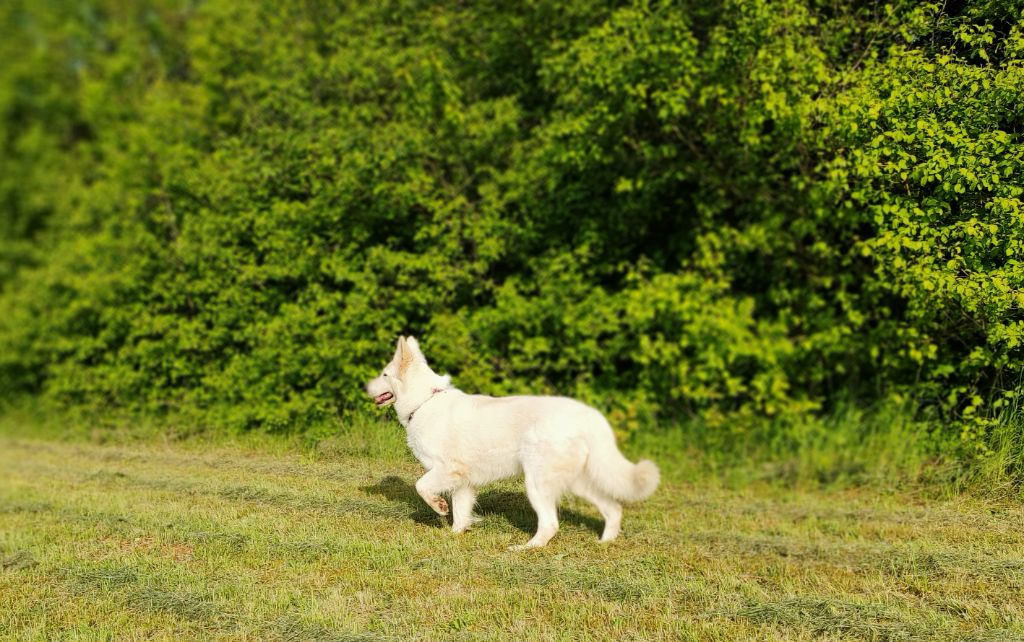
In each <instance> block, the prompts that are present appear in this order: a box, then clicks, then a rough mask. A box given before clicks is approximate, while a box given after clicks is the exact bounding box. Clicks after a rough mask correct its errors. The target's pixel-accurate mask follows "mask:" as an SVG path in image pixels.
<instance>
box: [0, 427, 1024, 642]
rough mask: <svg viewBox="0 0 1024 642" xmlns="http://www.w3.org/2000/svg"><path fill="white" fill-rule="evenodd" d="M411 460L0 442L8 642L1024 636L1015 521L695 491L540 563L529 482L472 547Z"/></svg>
mask: <svg viewBox="0 0 1024 642" xmlns="http://www.w3.org/2000/svg"><path fill="white" fill-rule="evenodd" d="M420 472H421V471H420V470H419V468H418V466H417V465H416V464H415V462H413V461H411V460H410V459H399V460H392V459H383V460H381V459H377V460H374V459H370V458H366V457H351V456H341V455H335V456H333V457H325V456H322V455H321V456H319V457H314V456H311V455H309V454H306V455H303V454H301V453H295V452H290V453H287V452H286V453H281V454H272V453H269V452H261V451H258V450H253V449H247V448H239V447H229V446H216V447H214V446H199V445H196V444H186V445H165V446H156V445H152V444H150V445H117V446H103V445H96V444H88V443H81V442H79V443H75V442H62V441H45V440H34V439H24V438H13V437H0V560H2V565H3V567H2V569H0V639H3V640H11V639H60V640H105V639H112V640H132V639H154V640H164V639H166V640H185V639H190V640H191V639H247V640H274V639H277V640H376V639H431V640H436V639H508V640H513V639H514V640H531V639H534V640H584V639H592V640H658V639H672V640H676V639H699V640H745V639H773V640H774V639H779V640H809V639H835V640H839V639H874V640H915V639H922V640H924V639H931V640H954V639H972V640H1012V639H1024V529H1022V526H1024V509H1022V507H1021V505H1020V504H1019V503H1016V502H1014V501H1012V500H998V501H997V500H982V499H977V498H973V499H972V498H966V497H955V498H948V499H941V498H935V497H929V496H925V495H920V494H911V493H902V494H900V493H891V492H888V493H883V492H880V491H878V490H874V489H867V488H864V489H857V490H804V491H797V490H792V489H785V488H782V487H780V486H778V485H769V484H761V485H754V486H749V487H746V488H744V489H742V490H735V489H729V488H727V487H724V486H722V485H720V484H717V483H714V482H713V481H707V482H698V483H693V482H687V481H683V480H682V479H681V478H680V479H675V480H674V476H673V474H672V471H671V470H666V471H665V473H666V475H665V476H666V481H665V483H664V484H663V486H662V488H661V489H660V490H659V491H658V492H657V493H656V494H655V496H654V497H652V498H651V499H650V500H648V501H647V502H645V503H643V504H641V505H639V506H635V507H632V508H631V509H629V510H628V511H627V513H626V520H625V524H624V533H623V536H622V537H621V538H620V539H619V540H618V541H616V542H614V543H612V544H610V545H602V544H599V543H598V541H597V538H598V533H599V530H600V521H599V520H598V516H597V513H596V511H595V510H594V509H593V508H591V507H590V506H588V505H586V504H583V503H580V502H578V501H577V500H575V499H566V500H565V501H564V502H563V504H562V511H561V518H562V530H561V532H560V533H559V535H558V536H557V537H556V538H555V539H554V540H553V542H552V543H551V544H550V545H549V546H548V547H547V548H545V549H541V550H537V551H531V552H525V553H513V552H509V551H507V550H506V549H507V547H508V546H509V545H511V544H517V543H523V542H525V541H526V540H527V539H528V538H529V536H530V534H531V531H532V529H533V526H534V516H533V513H532V511H531V510H530V509H529V507H528V505H527V503H526V500H525V496H524V494H523V492H522V489H521V486H520V484H519V483H515V482H509V483H508V484H502V485H497V486H494V487H491V488H489V489H487V490H486V491H485V492H483V493H482V495H481V498H480V502H479V505H478V513H479V514H480V515H481V517H482V519H481V521H480V522H479V523H478V524H477V525H476V527H475V528H474V529H473V530H472V531H470V532H469V533H467V534H464V535H454V534H453V533H451V532H450V531H449V530H447V529H445V528H442V524H441V521H440V519H439V518H438V517H437V516H435V515H433V513H431V512H430V511H429V510H428V509H427V508H426V507H425V506H424V505H422V503H421V502H420V500H419V498H418V497H417V496H416V494H415V491H414V490H413V486H412V484H413V483H414V481H415V480H416V478H417V476H418V475H419V474H420Z"/></svg>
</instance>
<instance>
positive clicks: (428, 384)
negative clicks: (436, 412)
mask: <svg viewBox="0 0 1024 642" xmlns="http://www.w3.org/2000/svg"><path fill="white" fill-rule="evenodd" d="M422 367H424V369H425V370H426V372H423V371H420V372H419V373H417V375H416V376H415V377H414V378H413V379H414V380H415V381H416V384H415V385H413V386H409V387H403V389H402V390H401V393H402V394H400V395H398V400H397V401H396V402H395V414H397V415H398V421H399V422H401V424H402V425H403V426H405V427H406V428H408V427H409V424H410V422H412V417H413V415H415V414H416V411H417V410H419V409H420V407H422V406H423V405H424V404H426V403H427V402H429V401H430V400H431V399H433V398H434V397H435V396H437V395H438V394H440V393H442V392H444V391H445V390H450V389H452V383H451V377H449V376H448V375H439V374H437V373H435V372H434V371H432V370H430V369H429V368H426V364H422ZM410 383H411V382H410Z"/></svg>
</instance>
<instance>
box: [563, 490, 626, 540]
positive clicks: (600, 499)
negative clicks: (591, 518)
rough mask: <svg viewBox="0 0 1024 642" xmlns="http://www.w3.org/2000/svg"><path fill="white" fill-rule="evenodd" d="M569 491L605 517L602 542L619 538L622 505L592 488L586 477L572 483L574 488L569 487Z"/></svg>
mask: <svg viewBox="0 0 1024 642" xmlns="http://www.w3.org/2000/svg"><path fill="white" fill-rule="evenodd" d="M569 490H571V491H572V492H573V494H574V495H577V496H579V497H582V498H583V499H585V500H587V501H588V502H590V503H591V504H593V505H594V506H596V507H597V510H599V511H601V517H604V533H603V534H602V535H601V541H602V542H610V541H612V540H613V539H615V538H616V537H618V535H619V529H620V528H621V526H622V504H620V503H619V502H617V501H615V500H614V499H612V498H611V497H608V496H607V495H605V494H604V493H602V492H601V491H600V490H598V489H596V488H594V487H593V486H591V484H590V482H589V481H588V480H587V479H586V478H585V477H578V478H577V479H576V481H574V482H573V483H572V486H570V487H569Z"/></svg>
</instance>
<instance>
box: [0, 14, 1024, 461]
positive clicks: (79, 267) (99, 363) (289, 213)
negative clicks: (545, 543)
mask: <svg viewBox="0 0 1024 642" xmlns="http://www.w3.org/2000/svg"><path fill="white" fill-rule="evenodd" d="M70 6H71V5H69V7H63V6H62V5H60V3H57V4H52V3H43V4H38V3H36V4H33V3H27V2H15V3H9V4H8V5H5V7H4V8H3V9H0V11H2V17H3V22H2V23H0V24H2V30H3V35H4V36H5V38H3V39H2V42H3V43H4V44H3V47H5V49H4V53H5V59H7V60H11V61H13V62H12V64H8V65H5V66H4V67H3V68H2V69H0V170H2V171H0V176H2V178H0V221H2V225H3V228H2V234H0V261H2V265H0V387H2V388H3V389H4V390H5V391H6V392H7V393H10V394H13V393H29V394H41V395H43V396H45V397H48V398H51V399H56V400H58V401H60V402H61V403H65V404H69V405H71V406H74V407H85V408H89V407H96V408H106V407H111V406H114V407H121V408H126V409H131V410H137V411H143V412H146V413H163V412H173V413H181V414H184V415H186V416H190V417H192V418H193V419H194V420H195V421H196V422H199V423H203V424H205V423H209V424H213V425H226V426H231V427H234V428H241V429H247V428H257V427H258V428H263V429H271V430H288V429H293V428H296V427H300V428H301V427H305V426H309V425H312V424H316V423H318V422H322V421H324V420H326V419H330V418H332V417H335V416H337V415H339V414H342V415H344V414H347V413H350V412H352V411H353V410H355V409H357V408H360V407H363V406H364V405H365V404H366V400H365V399H364V398H363V394H362V390H361V382H362V381H364V380H365V379H366V378H367V376H368V375H370V374H371V373H372V372H374V371H375V370H376V368H378V367H379V365H380V364H381V363H382V362H383V360H384V359H386V356H387V353H388V352H389V349H390V347H391V344H392V341H393V339H394V337H395V336H396V335H397V334H399V333H400V332H407V333H415V334H417V335H421V336H422V338H423V339H424V343H425V347H426V349H427V351H428V354H430V355H432V357H433V359H434V361H435V364H436V365H437V366H439V367H440V368H441V369H443V370H447V371H449V372H451V373H452V374H453V375H455V376H456V377H457V381H458V382H459V383H460V384H461V385H463V386H464V387H465V388H467V389H474V390H482V391H487V392H518V391H526V390H530V391H544V392H558V393H564V394H573V395H578V396H581V397H583V398H585V399H588V400H590V401H592V402H594V403H596V404H598V405H599V406H600V407H602V408H604V409H606V410H607V411H609V412H610V413H611V415H612V418H613V420H614V422H615V424H616V426H617V428H619V429H621V430H623V431H625V432H630V431H634V430H638V429H642V428H645V427H649V426H652V425H653V424H655V423H659V424H664V423H672V422H676V421H678V420H680V419H682V418H690V417H696V418H698V419H699V420H700V422H702V425H707V426H709V430H715V431H719V436H720V437H721V439H722V440H723V441H726V442H727V441H742V440H743V439H744V438H746V437H748V436H750V435H751V434H752V432H751V431H752V430H753V429H752V426H753V425H754V424H765V425H769V426H771V427H772V428H771V431H773V434H775V436H776V437H780V438H781V437H785V436H786V435H788V436H789V438H792V439H798V438H799V436H800V435H802V434H803V432H801V431H802V430H803V428H801V426H806V422H807V417H808V415H809V414H814V413H821V412H828V411H830V410H832V409H834V408H835V407H836V406H837V404H838V403H839V402H840V401H841V400H842V401H844V402H845V400H849V399H853V400H855V401H858V402H861V403H869V402H876V401H877V402H880V403H890V402H894V403H897V404H910V405H911V407H914V408H917V409H919V410H920V411H922V416H927V417H931V418H934V419H935V420H936V425H941V426H942V427H941V428H939V429H938V431H939V432H940V433H941V435H940V436H941V437H942V439H941V441H942V443H954V444H959V446H957V447H958V448H959V447H961V446H963V447H966V450H967V451H968V452H972V453H979V454H983V453H986V452H988V451H989V449H990V448H992V447H993V446H994V443H995V442H994V441H993V439H994V437H993V434H994V430H995V428H996V426H997V423H998V422H996V421H995V419H994V417H996V416H1000V414H1001V413H1004V412H1005V409H1006V404H1009V403H1014V404H1015V403H1016V401H1015V399H1016V395H1017V390H1018V388H1019V386H1020V382H1021V372H1022V370H1024V345H1022V341H1024V314H1022V312H1021V310H1022V307H1024V294H1022V286H1024V263H1022V259H1024V256H1022V254H1024V218H1022V217H1024V208H1022V198H1024V196H1022V191H1024V178H1022V177H1024V144H1022V140H1021V135H1022V131H1024V107H1022V105H1024V95H1022V94H1024V31H1022V27H1021V25H1020V24H1019V23H1018V21H1017V20H1018V17H1019V15H1020V14H1021V12H1022V10H1024V6H1022V3H1021V2H1019V1H1016V0H1008V1H1004V2H998V1H994V0H993V1H991V2H983V3H967V6H965V7H963V8H959V9H955V10H954V9H951V8H949V7H945V6H943V5H941V4H921V3H916V2H895V3H893V4H890V5H884V6H879V5H875V4H870V5H867V4H865V5H863V6H862V5H861V3H832V2H828V3H826V2H821V1H816V0H785V1H783V2H767V1H766V0H761V1H753V2H749V1H742V2H741V1H739V0H723V1H721V2H716V3H692V6H691V5H689V4H687V3H683V4H660V3H636V4H633V5H630V6H623V7H612V6H605V5H604V4H602V3H597V2H573V3H557V2H546V1H542V0H537V1H534V2H527V3H512V4H509V5H508V6H505V5H501V4H500V3H499V4H496V5H495V4H492V5H488V6H452V7H440V6H434V5H430V4H420V3H413V2H394V3H371V4H366V3H356V4H354V5H352V6H344V5H341V4H335V3H306V4H300V5H296V4H287V3H285V4H281V3H268V2H252V3H229V2H221V1H219V0H215V1H209V2H204V3H201V4H193V3H191V2H185V1H179V2H174V1H171V0H161V1H157V0H148V1H147V2H144V3H133V4H132V5H131V6H130V7H126V6H123V5H122V4H121V3H116V2H112V1H106V0H92V2H90V3H86V4H85V5H80V4H75V5H74V9H73V10H72V9H71V8H70ZM1014 407H1016V405H1014ZM948 437H955V439H954V440H952V441H950V440H948V439H947V438H948ZM1000 443H1002V442H1000Z"/></svg>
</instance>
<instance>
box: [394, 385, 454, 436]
mask: <svg viewBox="0 0 1024 642" xmlns="http://www.w3.org/2000/svg"><path fill="white" fill-rule="evenodd" d="M446 390H451V387H447V388H432V389H431V390H430V396H429V397H427V398H426V399H424V400H423V401H421V402H419V404H417V405H416V407H415V408H413V409H412V410H410V411H409V414H408V415H406V416H405V418H404V419H403V418H402V416H401V415H399V416H398V421H400V422H401V423H402V425H403V426H405V427H406V428H408V427H409V424H411V423H412V416H413V415H415V414H416V412H417V411H418V410H419V409H420V408H422V407H423V406H425V405H426V404H427V402H428V401H430V400H431V399H433V398H434V397H436V396H437V395H438V394H439V393H442V392H445V391H446ZM396 410H397V409H396Z"/></svg>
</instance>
